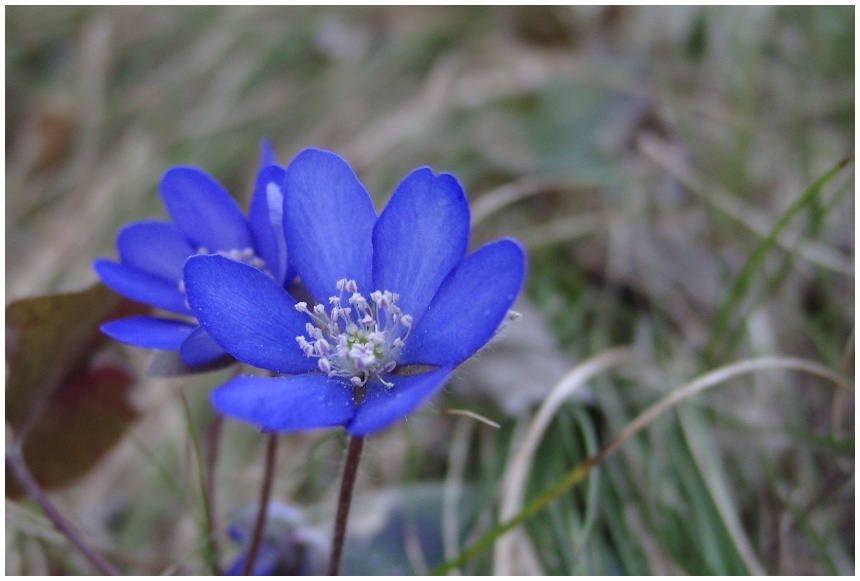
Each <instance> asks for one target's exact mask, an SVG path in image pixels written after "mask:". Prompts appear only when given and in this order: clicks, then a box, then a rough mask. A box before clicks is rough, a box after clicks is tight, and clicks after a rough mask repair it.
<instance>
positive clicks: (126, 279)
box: [93, 258, 191, 315]
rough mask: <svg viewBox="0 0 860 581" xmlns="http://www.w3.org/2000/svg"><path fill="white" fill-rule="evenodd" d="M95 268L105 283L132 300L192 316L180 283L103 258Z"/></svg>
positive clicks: (95, 261)
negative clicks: (180, 288)
mask: <svg viewBox="0 0 860 581" xmlns="http://www.w3.org/2000/svg"><path fill="white" fill-rule="evenodd" d="M93 268H94V269H95V271H96V274H98V275H99V278H101V279H102V282H103V283H105V284H106V285H107V286H109V287H110V288H112V289H113V290H115V291H116V292H118V293H119V294H121V295H123V296H125V297H128V298H130V299H131V300H134V301H137V302H140V303H144V304H146V305H152V306H153V307H158V308H161V309H165V310H168V311H173V312H174V313H179V314H182V315H190V314H191V310H190V309H189V308H188V305H186V304H185V295H184V294H182V291H180V290H179V285H178V283H174V282H168V281H166V280H164V279H163V278H160V277H157V276H152V275H151V274H147V273H145V272H141V271H140V270H137V269H136V268H132V267H130V266H126V265H124V264H119V263H117V262H114V261H112V260H106V259H104V258H99V259H97V260H94V261H93Z"/></svg>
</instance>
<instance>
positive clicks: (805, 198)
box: [705, 154, 854, 362]
mask: <svg viewBox="0 0 860 581" xmlns="http://www.w3.org/2000/svg"><path fill="white" fill-rule="evenodd" d="M853 159H854V155H853V154H851V155H849V156H847V157H846V158H844V159H842V160H841V161H840V162H839V163H837V164H836V165H835V166H833V167H832V168H830V169H829V170H828V171H827V172H825V173H824V175H822V176H821V177H820V178H818V179H817V180H815V181H814V182H812V184H811V185H810V186H809V187H808V188H806V191H804V192H803V193H802V194H801V195H800V197H799V198H798V199H797V200H796V201H795V202H794V203H793V204H792V205H791V207H789V209H788V210H786V211H785V212H784V213H783V214H782V216H780V217H779V218H778V219H777V221H776V222H775V223H774V225H773V227H772V228H771V229H770V232H768V234H767V236H765V238H764V239H763V240H761V241H760V242H759V243H758V244H757V245H756V247H755V248H754V249H753V251H752V252H751V253H750V255H749V258H747V261H746V263H745V264H744V266H743V268H741V271H740V272H739V273H738V275H737V277H735V279H734V281H733V282H732V285H731V287H730V288H729V292H728V294H727V296H726V298H725V299H724V300H723V302H722V304H721V305H720V307H719V308H718V309H717V313H716V315H715V316H714V320H713V324H712V325H711V334H710V337H709V339H708V346H707V347H706V349H705V361H706V362H710V361H713V360H714V358H715V357H716V350H717V347H718V342H719V341H720V340H721V339H722V338H723V337H724V336H725V334H726V331H727V328H728V326H729V317H730V316H731V313H732V311H733V310H736V308H737V305H738V303H739V302H740V300H741V298H742V297H743V296H744V294H745V293H746V292H747V290H748V288H749V286H750V284H751V282H752V280H753V276H754V274H755V271H756V269H758V268H759V266H760V264H761V263H762V261H763V260H764V258H765V256H766V254H767V253H768V251H769V250H770V249H771V248H773V246H774V245H775V244H776V242H777V240H778V238H779V235H780V234H781V233H782V231H783V230H784V229H785V228H786V226H788V224H789V223H790V222H791V220H792V219H793V218H794V217H795V216H796V215H797V214H798V213H799V212H800V211H801V210H803V209H804V208H805V207H806V206H808V205H809V204H810V203H811V202H812V201H813V200H815V199H816V197H817V196H818V193H819V192H820V191H821V188H822V187H824V185H825V184H826V183H827V182H829V181H830V180H831V179H832V178H833V177H834V176H836V174H838V173H839V172H840V171H842V169H843V168H844V167H845V166H846V165H848V164H849V163H850V162H851V160H853Z"/></svg>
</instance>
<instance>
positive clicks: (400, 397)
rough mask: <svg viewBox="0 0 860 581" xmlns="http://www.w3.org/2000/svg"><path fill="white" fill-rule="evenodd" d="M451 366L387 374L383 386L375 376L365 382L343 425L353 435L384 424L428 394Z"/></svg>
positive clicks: (375, 430)
mask: <svg viewBox="0 0 860 581" xmlns="http://www.w3.org/2000/svg"><path fill="white" fill-rule="evenodd" d="M449 373H451V367H440V368H439V369H435V370H433V371H430V372H427V373H420V374H418V375H393V374H391V375H388V376H386V381H389V382H392V383H394V387H391V388H389V387H385V386H384V385H382V384H381V383H380V382H379V381H378V380H377V381H371V382H369V383H368V384H367V391H366V392H365V394H364V399H363V400H362V401H361V403H360V404H359V405H358V409H357V410H356V411H355V418H353V420H352V421H351V422H349V423H348V424H347V425H346V430H347V431H348V432H349V433H350V434H352V435H353V436H365V435H367V434H369V433H371V432H377V431H379V430H381V429H383V428H386V427H388V426H389V425H391V424H393V423H394V422H396V421H397V420H399V419H402V418H403V417H405V416H406V415H407V414H409V413H411V412H412V410H414V409H415V408H416V407H418V404H420V403H421V402H422V401H424V400H425V399H427V398H428V397H430V396H431V395H432V394H433V393H435V392H436V390H438V389H439V388H441V387H442V385H443V384H444V383H445V379H446V378H447V377H448V374H449Z"/></svg>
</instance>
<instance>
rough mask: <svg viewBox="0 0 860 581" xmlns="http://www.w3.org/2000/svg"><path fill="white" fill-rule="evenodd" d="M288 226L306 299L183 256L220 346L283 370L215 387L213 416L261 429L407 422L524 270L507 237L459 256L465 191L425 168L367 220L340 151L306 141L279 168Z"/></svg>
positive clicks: (198, 304)
mask: <svg viewBox="0 0 860 581" xmlns="http://www.w3.org/2000/svg"><path fill="white" fill-rule="evenodd" d="M284 232H285V236H286V243H287V247H288V248H290V253H291V254H290V260H291V264H293V265H294V267H295V269H296V273H297V274H298V275H299V277H300V279H301V281H302V283H303V285H304V287H305V288H306V290H307V291H308V293H309V295H310V296H311V297H312V299H313V304H308V302H306V301H296V299H294V298H293V297H292V296H291V295H290V294H288V293H287V291H285V290H284V289H283V288H282V287H281V286H280V285H278V284H276V283H275V282H274V281H272V280H271V279H270V278H269V277H267V276H265V275H264V274H263V273H261V272H260V271H259V270H257V269H254V268H250V267H249V266H247V265H245V264H241V263H239V262H236V261H232V260H227V259H226V258H224V257H223V256H216V255H209V256H195V257H192V258H190V259H189V260H188V261H187V262H186V265H185V282H186V285H187V290H188V301H189V304H190V305H191V308H192V309H193V311H194V313H195V314H196V316H197V319H198V320H199V321H200V323H201V324H202V325H203V327H204V328H205V329H206V330H207V331H208V332H209V333H210V334H211V335H212V337H214V338H215V340H216V341H217V342H218V343H219V344H220V345H221V346H222V347H223V348H224V350H225V351H227V353H229V354H230V355H232V356H233V357H235V358H236V359H238V360H240V361H244V362H246V363H249V364H251V365H254V366H257V367H260V368H263V369H267V370H270V371H273V372H276V373H282V374H289V376H286V377H274V378H273V377H257V376H238V377H235V378H233V379H231V380H230V381H228V382H227V383H225V384H224V385H222V386H220V387H219V388H217V389H216V390H214V391H213V393H212V396H211V399H212V403H213V405H214V406H215V408H216V409H217V410H218V411H219V412H221V413H223V414H226V415H228V416H233V417H235V418H239V419H241V420H245V421H248V422H251V423H253V424H256V425H257V426H259V427H260V428H262V429H263V430H267V431H297V430H305V429H312V428H320V427H327V426H336V425H343V426H345V427H346V429H347V431H348V432H350V433H351V434H353V435H356V436H363V435H366V434H368V433H370V432H374V431H377V430H381V429H382V428H385V427H386V426H388V425H389V424H391V423H393V422H395V421H397V420H398V419H400V418H402V417H404V416H405V415H407V414H408V413H410V412H411V411H412V410H413V409H414V408H416V407H417V406H418V405H419V404H420V403H421V402H422V401H423V400H424V399H426V398H427V397H429V396H430V395H432V394H433V393H435V392H436V391H437V390H438V389H439V388H440V387H441V386H442V384H443V383H444V381H445V379H446V378H447V377H448V375H449V374H450V373H451V371H452V370H453V369H454V367H456V366H457V365H459V364H460V363H462V362H463V361H465V360H466V359H467V358H469V357H470V356H471V355H473V354H474V353H475V352H476V351H477V350H478V349H480V348H481V347H482V346H483V345H484V344H486V343H487V341H489V340H490V338H491V337H492V336H493V334H494V333H495V331H496V329H497V328H498V327H499V325H500V323H501V322H502V321H503V319H504V318H505V315H506V313H507V311H508V309H509V307H510V306H511V304H512V303H513V301H514V298H515V297H516V295H517V293H518V292H519V290H520V288H521V286H522V284H523V279H524V276H525V255H524V253H523V250H522V248H521V247H520V246H519V244H517V243H516V242H514V241H513V240H507V239H504V240H498V241H496V242H493V243H490V244H486V245H485V246H482V247H481V248H479V249H478V250H476V251H475V252H473V253H472V254H469V255H468V256H467V255H466V249H467V245H468V236H469V206H468V203H467V201H466V197H465V195H464V194H463V190H462V188H461V187H460V185H459V184H458V183H457V180H456V179H455V178H454V177H453V176H451V175H448V174H440V175H438V176H436V175H434V174H433V172H432V171H431V170H430V169H428V168H421V169H417V170H415V171H413V172H412V173H410V174H409V175H408V176H406V178H404V179H403V181H402V182H400V184H399V185H398V186H397V188H396V189H395V191H394V194H393V195H392V197H391V199H390V201H389V202H388V205H387V206H386V207H385V209H384V210H383V211H382V213H381V214H380V215H377V213H376V211H375V210H374V207H373V203H372V201H371V199H370V196H369V195H368V193H367V191H366V190H365V189H364V187H363V186H362V185H361V183H360V182H359V181H358V178H357V177H356V175H355V173H354V172H353V171H352V169H351V168H350V167H349V165H348V164H347V163H346V162H345V161H344V160H343V159H341V158H340V157H338V156H337V155H335V154H333V153H329V152H326V151H320V150H316V149H307V150H305V151H303V152H301V153H299V154H298V155H297V156H296V158H295V159H294V160H293V161H292V162H291V163H290V165H289V166H288V167H287V169H286V175H285V180H284ZM309 300H310V299H309Z"/></svg>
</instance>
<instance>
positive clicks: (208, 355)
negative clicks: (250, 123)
mask: <svg viewBox="0 0 860 581" xmlns="http://www.w3.org/2000/svg"><path fill="white" fill-rule="evenodd" d="M262 153H263V155H262V158H263V164H264V165H263V166H262V167H261V168H260V170H259V173H258V174H257V181H256V185H255V189H254V194H253V198H252V199H251V205H250V211H249V217H248V219H247V220H246V219H245V216H244V215H243V214H242V211H241V210H240V209H239V206H238V205H237V204H236V202H235V201H234V200H233V198H232V197H231V196H230V194H229V193H227V190H225V189H224V188H223V187H222V186H221V184H219V183H218V182H217V181H215V179H213V178H212V177H210V176H209V175H208V174H206V173H205V172H203V171H201V170H199V169H197V168H193V167H182V166H177V167H173V168H171V169H169V170H167V172H166V173H165V174H164V176H163V177H162V178H161V182H160V184H159V191H160V192H161V197H162V200H163V202H164V205H165V207H166V208H167V212H168V214H169V215H170V217H171V218H172V222H166V221H163V220H141V221H138V222H132V223H131V224H128V225H126V226H125V227H123V228H122V229H120V231H119V232H118V233H117V237H116V246H117V252H118V254H119V262H115V261H113V260H108V259H104V258H100V259H97V260H95V261H94V262H93V267H94V268H95V271H96V273H97V274H98V275H99V277H100V278H101V280H102V282H104V284H106V285H107V286H109V287H110V288H112V289H113V290H115V291H116V292H118V293H120V294H121V295H124V296H126V297H128V298H130V299H133V300H136V301H138V302H141V303H144V304H147V305H151V306H153V307H157V308H159V309H163V310H165V311H169V312H171V313H174V314H176V315H179V316H180V317H179V318H175V317H172V318H168V317H161V316H135V317H128V318H125V319H117V320H114V321H109V322H108V323H105V324H104V325H103V326H102V328H101V329H102V331H103V332H104V333H105V334H107V335H109V336H110V337H112V338H114V339H116V340H118V341H122V342H123V343H129V344H131V345H137V346H139V347H148V348H151V349H166V350H178V351H179V354H180V357H181V358H182V360H183V361H184V362H185V363H186V364H187V365H190V366H196V365H202V364H205V363H208V362H210V361H213V360H215V359H217V358H219V357H221V356H223V355H224V354H225V353H224V350H223V349H221V347H220V346H219V345H218V344H217V343H216V342H215V341H213V340H212V338H211V337H210V336H209V334H208V333H206V331H205V330H204V329H203V328H202V327H200V326H199V325H198V323H197V321H196V320H195V319H194V317H193V314H192V312H191V309H189V307H188V303H187V301H186V297H185V283H184V281H183V271H182V268H183V265H184V264H185V260H186V259H187V258H188V257H189V256H193V255H195V254H200V253H204V254H209V253H217V254H218V255H220V256H225V257H228V258H231V259H233V260H236V261H238V262H242V263H244V264H248V265H251V266H254V267H256V268H257V269H259V272H260V273H261V274H262V273H265V275H264V276H267V277H270V280H271V281H272V283H273V284H275V283H276V284H278V285H283V284H284V283H285V282H287V281H289V280H290V279H291V278H292V273H291V272H288V266H287V255H286V245H285V242H284V233H283V224H282V212H283V193H282V191H281V186H282V184H283V181H284V169H283V168H282V167H278V166H277V165H274V163H275V161H274V156H273V154H272V152H271V149H270V148H269V147H268V144H267V143H265V142H264V143H263V146H262Z"/></svg>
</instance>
